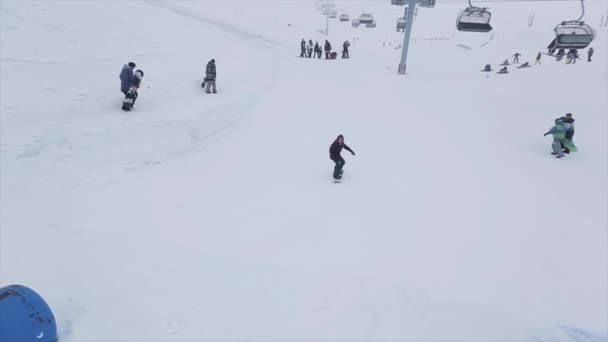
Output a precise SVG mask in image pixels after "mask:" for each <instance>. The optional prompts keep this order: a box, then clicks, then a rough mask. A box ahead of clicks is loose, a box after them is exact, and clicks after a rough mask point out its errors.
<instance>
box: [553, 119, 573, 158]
mask: <svg viewBox="0 0 608 342" xmlns="http://www.w3.org/2000/svg"><path fill="white" fill-rule="evenodd" d="M557 120H562V121H563V122H564V126H565V127H566V134H565V136H564V138H565V140H564V141H563V142H562V143H561V146H562V149H564V152H565V153H566V154H568V153H570V149H569V148H568V146H574V142H572V138H573V137H574V118H573V117H572V113H567V114H566V115H565V116H562V117H560V118H557V119H555V121H557Z"/></svg>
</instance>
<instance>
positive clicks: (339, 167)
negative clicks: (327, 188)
mask: <svg viewBox="0 0 608 342" xmlns="http://www.w3.org/2000/svg"><path fill="white" fill-rule="evenodd" d="M331 160H332V161H333V162H334V163H336V166H334V178H338V177H339V176H340V174H341V173H342V168H343V167H344V164H346V161H345V160H344V158H342V157H341V156H337V157H335V158H332V159H331Z"/></svg>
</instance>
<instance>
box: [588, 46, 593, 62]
mask: <svg viewBox="0 0 608 342" xmlns="http://www.w3.org/2000/svg"><path fill="white" fill-rule="evenodd" d="M591 56H593V48H592V47H590V48H589V50H587V62H591Z"/></svg>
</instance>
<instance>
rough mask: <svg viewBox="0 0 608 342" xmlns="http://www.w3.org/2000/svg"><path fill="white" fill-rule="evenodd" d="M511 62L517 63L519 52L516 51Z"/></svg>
mask: <svg viewBox="0 0 608 342" xmlns="http://www.w3.org/2000/svg"><path fill="white" fill-rule="evenodd" d="M511 57H513V64H518V63H519V57H521V53H519V52H516V53H515V54H514V55H513V56H511Z"/></svg>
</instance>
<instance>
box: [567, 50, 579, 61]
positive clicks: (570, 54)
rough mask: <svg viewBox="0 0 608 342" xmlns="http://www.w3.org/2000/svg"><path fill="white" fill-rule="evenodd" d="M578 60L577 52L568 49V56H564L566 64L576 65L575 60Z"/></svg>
mask: <svg viewBox="0 0 608 342" xmlns="http://www.w3.org/2000/svg"><path fill="white" fill-rule="evenodd" d="M578 58H579V56H578V50H576V49H570V50H568V55H567V56H566V64H576V60H577V59H578Z"/></svg>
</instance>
